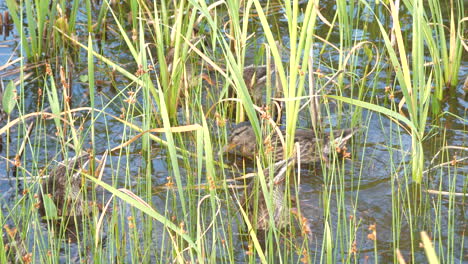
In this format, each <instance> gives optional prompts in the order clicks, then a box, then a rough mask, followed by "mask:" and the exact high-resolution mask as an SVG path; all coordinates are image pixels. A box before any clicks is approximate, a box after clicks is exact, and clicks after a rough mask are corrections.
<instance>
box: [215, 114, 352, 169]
mask: <svg viewBox="0 0 468 264" xmlns="http://www.w3.org/2000/svg"><path fill="white" fill-rule="evenodd" d="M356 131H357V129H344V130H337V131H334V132H333V135H334V137H333V141H330V135H329V134H325V135H323V138H317V137H316V136H315V133H314V131H312V130H308V129H297V130H296V132H295V136H294V142H295V143H296V142H298V143H299V146H300V156H301V163H302V164H312V163H315V162H319V161H320V160H321V159H327V158H328V156H329V155H330V153H331V151H332V147H335V148H342V147H343V146H344V145H345V144H346V142H347V141H348V140H349V139H350V138H351V137H352V136H353V135H354V133H356ZM282 133H283V136H285V132H284V131H282ZM267 142H268V140H267ZM269 142H270V145H269V144H266V145H265V149H264V150H265V151H268V150H267V149H271V150H272V151H273V157H274V160H275V161H281V160H282V159H283V149H282V147H281V143H280V140H279V138H278V135H277V134H276V133H273V134H272V135H271V139H270V140H269ZM319 148H321V149H319ZM223 152H231V153H236V154H239V155H241V156H243V157H245V158H248V159H254V158H255V155H257V153H258V150H257V143H256V137H255V133H254V131H253V128H252V126H251V125H250V123H249V122H243V123H240V124H238V125H237V126H236V127H235V128H234V129H233V130H232V132H231V135H230V136H229V138H228V144H227V145H226V146H225V147H224V148H223Z"/></svg>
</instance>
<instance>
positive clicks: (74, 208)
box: [41, 154, 89, 216]
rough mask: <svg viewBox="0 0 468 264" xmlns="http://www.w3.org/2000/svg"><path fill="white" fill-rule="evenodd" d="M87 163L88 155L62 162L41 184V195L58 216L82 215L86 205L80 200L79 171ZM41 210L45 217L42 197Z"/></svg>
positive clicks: (80, 182)
mask: <svg viewBox="0 0 468 264" xmlns="http://www.w3.org/2000/svg"><path fill="white" fill-rule="evenodd" d="M88 162H89V154H84V155H80V156H77V157H74V158H71V159H68V160H67V161H64V162H62V163H60V164H59V165H57V166H56V167H55V168H53V169H52V170H51V171H50V173H49V178H47V179H46V180H45V181H44V182H43V184H42V193H43V195H48V196H49V197H50V198H51V199H52V201H53V202H54V204H55V206H56V208H57V214H58V216H80V215H83V212H84V211H85V209H86V208H85V207H86V206H87V203H86V202H85V201H84V200H83V198H82V193H81V189H82V187H83V181H82V176H81V171H82V169H83V167H85V166H86V164H87V163H88ZM41 205H42V207H41V209H42V212H43V214H44V215H45V208H44V197H43V196H41Z"/></svg>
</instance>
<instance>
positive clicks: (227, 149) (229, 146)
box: [219, 143, 236, 156]
mask: <svg viewBox="0 0 468 264" xmlns="http://www.w3.org/2000/svg"><path fill="white" fill-rule="evenodd" d="M235 148H236V144H233V143H230V144H227V145H226V146H224V147H223V148H222V149H221V150H220V151H219V155H220V156H222V155H224V153H228V152H231V150H233V149H235Z"/></svg>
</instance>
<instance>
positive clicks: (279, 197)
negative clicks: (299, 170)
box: [241, 157, 295, 230]
mask: <svg viewBox="0 0 468 264" xmlns="http://www.w3.org/2000/svg"><path fill="white" fill-rule="evenodd" d="M294 162H295V157H293V158H290V159H288V160H281V161H279V162H277V163H275V164H274V165H273V168H272V172H273V174H274V178H273V181H272V182H270V180H269V179H270V177H269V174H270V168H266V169H265V170H263V172H264V176H265V180H266V184H267V187H268V188H269V190H272V191H271V198H270V197H269V196H267V199H272V209H273V220H274V221H275V225H276V227H277V228H283V227H286V226H287V225H289V223H290V212H289V210H288V208H290V206H289V204H288V203H286V201H285V197H284V192H285V177H286V171H287V168H288V167H289V166H290V165H292V164H294ZM255 185H256V184H255V181H252V182H250V184H249V185H248V186H247V188H246V190H245V192H244V195H243V197H242V200H241V204H242V206H243V207H244V210H245V211H246V212H247V216H248V217H249V221H250V223H251V224H252V225H255V226H256V228H257V229H258V230H266V229H268V228H269V227H270V215H269V213H268V207H267V203H266V201H267V200H265V194H264V193H263V192H261V191H260V192H255V191H254V188H255ZM271 185H273V186H272V189H270V188H271ZM257 186H258V188H259V190H261V187H260V183H258V185H257ZM255 193H258V198H257V199H256V198H255V197H254V194H255ZM256 205H257V206H258V207H257V215H255V213H254V211H255V210H254V209H255V206H256Z"/></svg>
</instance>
